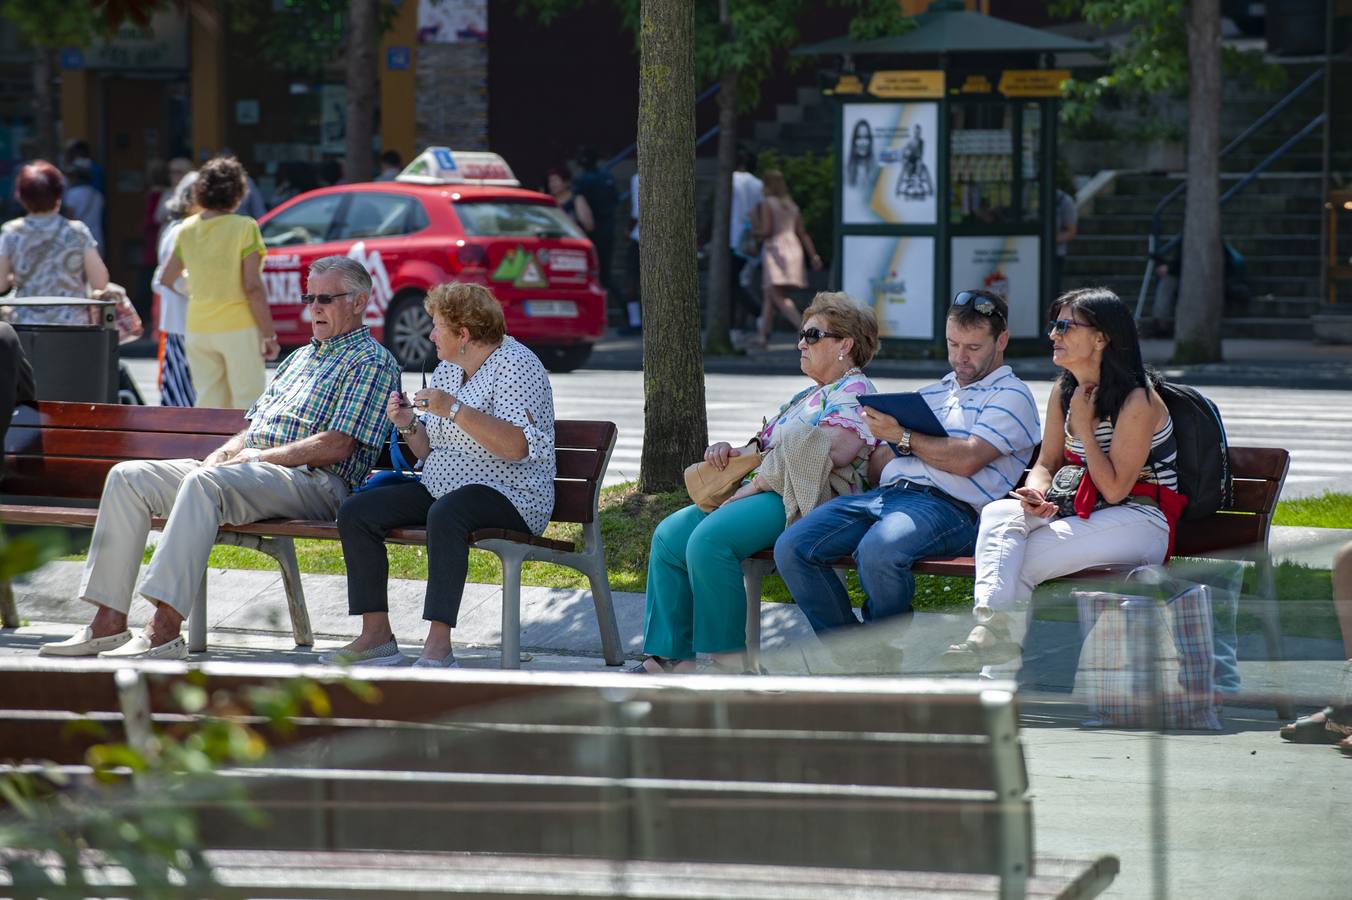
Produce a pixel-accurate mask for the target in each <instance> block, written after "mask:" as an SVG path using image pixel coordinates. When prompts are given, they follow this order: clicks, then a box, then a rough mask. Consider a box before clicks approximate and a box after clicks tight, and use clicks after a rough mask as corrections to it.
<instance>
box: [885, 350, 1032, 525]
mask: <svg viewBox="0 0 1352 900" xmlns="http://www.w3.org/2000/svg"><path fill="white" fill-rule="evenodd" d="M920 396H922V397H924V398H925V402H926V403H928V404H929V407H930V409H932V410H933V411H934V416H935V418H937V419H938V420H939V424H941V425H943V426H944V430H945V431H947V432H948V436H949V437H954V438H966V437H970V436H972V435H976V436H977V437H979V438H981V439H982V440H983V441H985V442H986V443H988V444H990V445H991V446H992V447H995V448H996V449H997V450H999V451H1000V455H999V456H998V457H996V458H995V460H994V461H993V462H990V463H988V464H987V465H986V466H985V468H983V469H982V470H981V471H980V472H977V473H976V474H975V475H973V476H971V477H968V476H966V475H954V474H953V473H952V472H945V471H943V470H942V469H938V468H935V467H934V466H931V465H930V464H928V463H926V462H924V461H923V460H921V459H920V457H918V456H899V457H897V458H896V459H894V460H892V461H891V462H889V463H888V464H887V466H886V468H884V469H883V474H882V483H883V485H884V486H887V485H891V484H894V483H896V482H897V481H900V480H903V479H904V480H906V481H913V482H915V483H917V484H928V485H932V486H934V487H937V488H939V489H940V490H941V491H943V492H944V493H946V494H948V495H949V496H950V497H955V498H957V499H958V500H962V501H963V502H965V503H969V504H971V505H972V506H973V507H974V508H976V509H977V510H980V509H981V507H983V506H985V505H986V504H987V503H990V502H991V501H992V500H998V499H1000V498H1001V497H1003V496H1004V495H1005V494H1007V493H1008V492H1009V491H1010V489H1012V488H1013V487H1014V485H1016V484H1018V483H1019V479H1020V478H1022V477H1023V470H1024V469H1025V468H1027V467H1028V462H1029V460H1030V459H1031V458H1032V455H1033V454H1032V450H1033V448H1034V447H1035V446H1037V443H1038V441H1039V440H1041V434H1042V424H1041V419H1040V418H1039V416H1038V411H1037V404H1036V403H1035V402H1034V401H1033V394H1032V392H1031V391H1029V390H1028V385H1026V384H1024V383H1023V382H1022V381H1021V380H1019V378H1018V376H1016V375H1015V374H1014V372H1013V370H1012V369H1010V368H1009V366H1001V367H1000V368H998V369H996V370H995V371H993V372H991V373H990V374H989V375H987V376H986V377H985V378H983V379H981V380H980V381H974V382H972V383H971V384H969V385H967V386H966V387H960V386H959V385H958V378H957V375H955V374H954V373H952V372H949V373H948V374H947V375H945V376H944V379H943V381H940V382H937V383H936V384H931V385H929V386H927V387H923V388H921V389H920Z"/></svg>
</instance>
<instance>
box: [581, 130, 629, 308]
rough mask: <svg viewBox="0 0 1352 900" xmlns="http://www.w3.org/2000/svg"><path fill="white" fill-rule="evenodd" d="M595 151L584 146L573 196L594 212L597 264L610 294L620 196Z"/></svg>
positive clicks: (603, 282)
mask: <svg viewBox="0 0 1352 900" xmlns="http://www.w3.org/2000/svg"><path fill="white" fill-rule="evenodd" d="M598 158H599V154H598V153H597V151H596V148H595V147H588V146H583V147H581V148H579V150H578V153H577V162H578V165H579V166H581V168H582V171H581V172H579V173H578V176H577V177H576V178H574V179H573V193H575V194H577V195H578V196H579V197H583V198H585V199H586V201H587V206H588V208H590V209H591V213H592V221H593V225H594V227H593V228H592V233H591V241H592V246H594V247H595V248H596V262H597V265H599V266H600V267H601V287H603V288H605V290H606V294H607V295H609V293H610V281H611V275H612V271H611V270H612V267H613V266H614V264H615V207H616V206H618V205H619V194H618V192H616V190H615V179H614V178H613V177H611V174H610V171H609V170H607V169H602V168H600V166H599V164H598Z"/></svg>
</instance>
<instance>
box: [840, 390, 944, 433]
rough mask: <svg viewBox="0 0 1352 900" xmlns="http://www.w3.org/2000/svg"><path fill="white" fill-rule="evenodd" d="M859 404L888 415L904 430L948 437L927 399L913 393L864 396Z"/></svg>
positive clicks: (860, 398)
mask: <svg viewBox="0 0 1352 900" xmlns="http://www.w3.org/2000/svg"><path fill="white" fill-rule="evenodd" d="M859 402H860V403H861V404H863V405H864V406H871V407H873V408H874V409H876V410H878V411H880V412H885V413H887V414H888V415H889V416H891V417H892V418H894V419H896V420H897V421H898V422H900V423H901V425H902V427H903V428H909V429H911V430H912V431H915V432H919V433H920V434H928V435H930V436H932V437H948V432H947V431H945V430H944V426H942V425H940V424H939V420H938V419H937V418H935V417H934V411H933V410H931V409H930V407H929V404H928V403H926V402H925V398H924V397H922V396H920V395H919V394H917V393H915V392H913V391H911V392H906V393H901V394H862V395H860V397H859Z"/></svg>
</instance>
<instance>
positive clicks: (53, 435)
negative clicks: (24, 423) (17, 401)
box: [5, 427, 224, 462]
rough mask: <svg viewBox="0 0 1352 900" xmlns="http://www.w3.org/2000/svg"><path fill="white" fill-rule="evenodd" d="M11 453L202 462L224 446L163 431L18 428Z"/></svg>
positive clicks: (12, 433)
mask: <svg viewBox="0 0 1352 900" xmlns="http://www.w3.org/2000/svg"><path fill="white" fill-rule="evenodd" d="M5 443H6V444H8V445H9V448H10V450H9V452H10V453H12V454H15V455H16V456H17V457H18V458H20V459H22V458H23V457H25V456H29V455H32V456H57V457H83V458H86V459H110V460H114V461H117V462H121V461H122V460H126V459H202V458H203V457H205V456H206V455H207V454H208V453H211V452H212V451H213V450H215V449H216V448H218V447H220V446H221V444H222V443H224V441H223V439H222V438H221V436H220V435H216V434H193V433H187V434H180V433H178V432H163V431H92V430H89V431H77V430H76V429H73V428H43V429H38V428H29V427H15V428H11V429H10V430H9V434H7V435H6V436H5Z"/></svg>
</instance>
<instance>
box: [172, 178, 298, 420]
mask: <svg viewBox="0 0 1352 900" xmlns="http://www.w3.org/2000/svg"><path fill="white" fill-rule="evenodd" d="M244 191H245V181H244V167H243V166H241V165H240V164H239V161H238V160H236V159H234V158H233V157H219V156H218V157H216V158H215V159H213V160H211V161H209V162H208V163H206V165H204V166H202V168H201V170H200V171H199V172H198V176H197V181H196V182H195V183H194V184H193V199H194V200H195V201H196V203H197V205H198V206H200V207H201V208H202V211H201V212H200V213H198V214H196V215H193V216H190V217H188V219H187V221H185V222H184V223H183V227H182V229H180V230H179V232H178V235H177V239H176V240H175V242H174V253H173V255H172V256H171V257H170V258H169V261H168V263H166V265H165V267H164V271H163V273H161V275H160V284H162V285H164V286H166V287H169V288H173V286H174V283H175V282H176V281H177V280H178V277H179V276H180V275H182V274H183V272H184V270H187V271H189V272H191V273H192V279H191V281H190V282H189V285H188V319H187V336H186V339H185V341H184V344H185V346H186V348H187V351H188V366H189V368H191V369H192V383H193V389H194V390H196V392H197V401H198V403H199V404H201V405H202V406H211V407H225V408H230V409H247V408H249V407H250V406H252V405H253V402H254V401H255V400H257V399H258V397H259V395H260V394H262V393H263V386H264V382H265V381H266V372H265V370H264V367H263V361H264V360H272V359H276V358H277V354H278V353H279V352H280V350H281V347H280V345H279V344H278V342H277V332H276V330H275V328H274V327H273V324H272V313H271V311H270V310H269V309H268V298H267V293H266V291H265V290H264V289H263V257H264V255H265V254H266V253H267V250H266V248H265V247H264V245H263V236H262V235H261V234H260V233H259V231H258V223H257V222H255V221H254V220H253V219H251V218H249V217H248V216H240V215H236V214H235V210H236V209H238V208H239V202H240V200H242V199H243V198H244Z"/></svg>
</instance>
